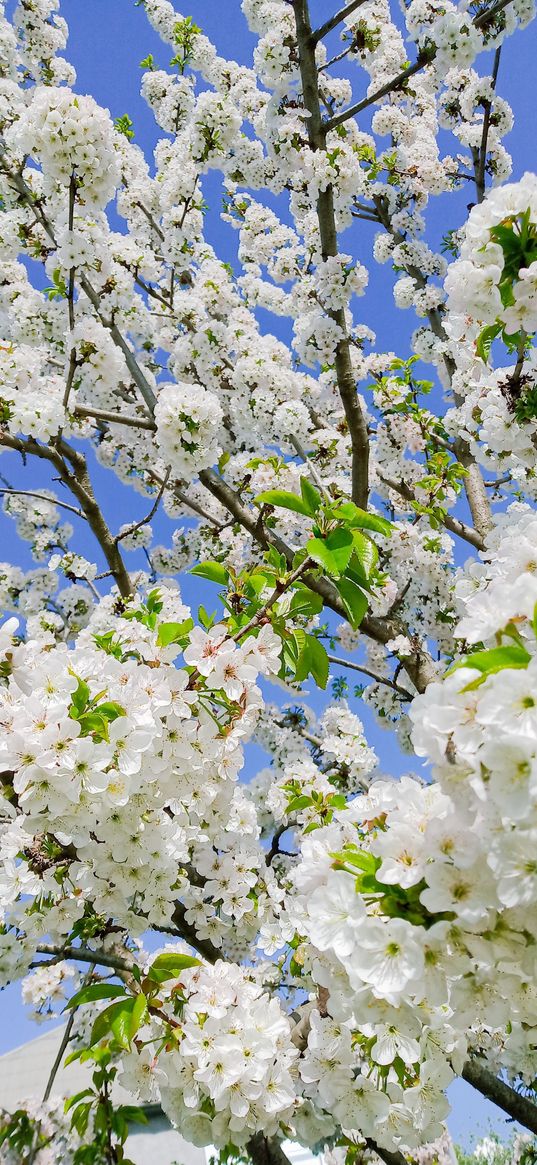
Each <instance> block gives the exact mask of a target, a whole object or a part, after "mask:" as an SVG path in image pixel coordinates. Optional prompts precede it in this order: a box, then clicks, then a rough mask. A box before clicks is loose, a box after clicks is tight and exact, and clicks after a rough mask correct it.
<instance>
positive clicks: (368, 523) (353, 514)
mask: <svg viewBox="0 0 537 1165" xmlns="http://www.w3.org/2000/svg"><path fill="white" fill-rule="evenodd" d="M333 513H334V517H336V518H343V520H344V521H345V522H346V523H347V525H348V526H359V527H360V528H361V529H362V530H374V531H375V532H376V533H377V534H384V536H385V537H386V538H389V536H390V534H391V532H392V530H393V524H392V522H389V521H388V519H387V518H382V517H381V516H380V515H379V514H370V513H369V511H368V510H362V509H360V506H355V504H354V502H344V503H343V505H341V506H338V507H337V509H335V510H334V511H333Z"/></svg>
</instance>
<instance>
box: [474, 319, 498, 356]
mask: <svg viewBox="0 0 537 1165" xmlns="http://www.w3.org/2000/svg"><path fill="white" fill-rule="evenodd" d="M501 330H502V325H501V324H489V326H488V327H487V328H483V331H482V332H480V333H479V336H478V337H477V340H476V344H475V350H476V352H477V355H478V356H479V357H480V359H481V360H483V361H484V363H485V364H486V363H487V360H488V358H489V353H490V349H491V346H492V341H493V340H495V339H496V336H499V334H500V332H501Z"/></svg>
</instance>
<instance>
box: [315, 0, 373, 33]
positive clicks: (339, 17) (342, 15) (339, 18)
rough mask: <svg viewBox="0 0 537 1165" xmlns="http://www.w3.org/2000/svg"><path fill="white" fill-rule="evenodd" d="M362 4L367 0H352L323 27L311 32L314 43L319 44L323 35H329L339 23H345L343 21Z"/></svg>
mask: <svg viewBox="0 0 537 1165" xmlns="http://www.w3.org/2000/svg"><path fill="white" fill-rule="evenodd" d="M362 4H365V0H350V3H349V4H345V5H344V7H343V8H340V10H339V12H336V13H335V15H334V16H332V17H331V18H330V20H327V21H326V24H321V27H320V28H317V29H316V30H315V32H313V33H312V34H311V35H312V39H313V43H314V44H318V42H319V41H320V40H322V39H323V37H325V36H328V33H329V32H332V30H333V29H334V28H337V26H338V24H343V21H344V20H346V19H347V17H348V16H352V14H353V12H355V11H356V9H357V8H360V6H361V5H362Z"/></svg>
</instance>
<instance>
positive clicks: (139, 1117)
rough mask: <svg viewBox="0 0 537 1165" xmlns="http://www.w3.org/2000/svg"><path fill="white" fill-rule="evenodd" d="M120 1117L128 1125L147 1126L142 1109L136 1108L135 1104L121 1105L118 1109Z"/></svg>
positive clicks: (146, 1119)
mask: <svg viewBox="0 0 537 1165" xmlns="http://www.w3.org/2000/svg"><path fill="white" fill-rule="evenodd" d="M119 1111H120V1113H121V1116H122V1117H123V1118H124V1120H126V1121H128V1122H129V1124H132V1123H133V1122H135V1123H136V1124H138V1125H146V1124H148V1123H149V1122H148V1118H147V1116H146V1114H145V1112H144V1111H143V1109H142V1108H137V1106H136V1105H135V1104H122V1105H121V1108H120V1110H119Z"/></svg>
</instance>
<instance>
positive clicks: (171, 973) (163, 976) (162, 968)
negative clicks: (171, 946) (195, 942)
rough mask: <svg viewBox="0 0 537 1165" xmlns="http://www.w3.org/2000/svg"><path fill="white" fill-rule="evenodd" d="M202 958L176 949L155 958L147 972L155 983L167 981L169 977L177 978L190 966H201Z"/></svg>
mask: <svg viewBox="0 0 537 1165" xmlns="http://www.w3.org/2000/svg"><path fill="white" fill-rule="evenodd" d="M199 966H200V960H199V959H195V958H194V957H193V956H192V955H181V954H178V953H176V952H175V951H170V952H165V954H163V955H158V956H157V958H156V959H154V960H153V962H152V963H151V966H150V968H149V970H148V972H147V979H149V980H151V981H152V982H153V983H165V982H166V980H167V979H177V978H178V977H179V975H180V974H181V972H182V971H185V970H186V969H187V968H188V967H199Z"/></svg>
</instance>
